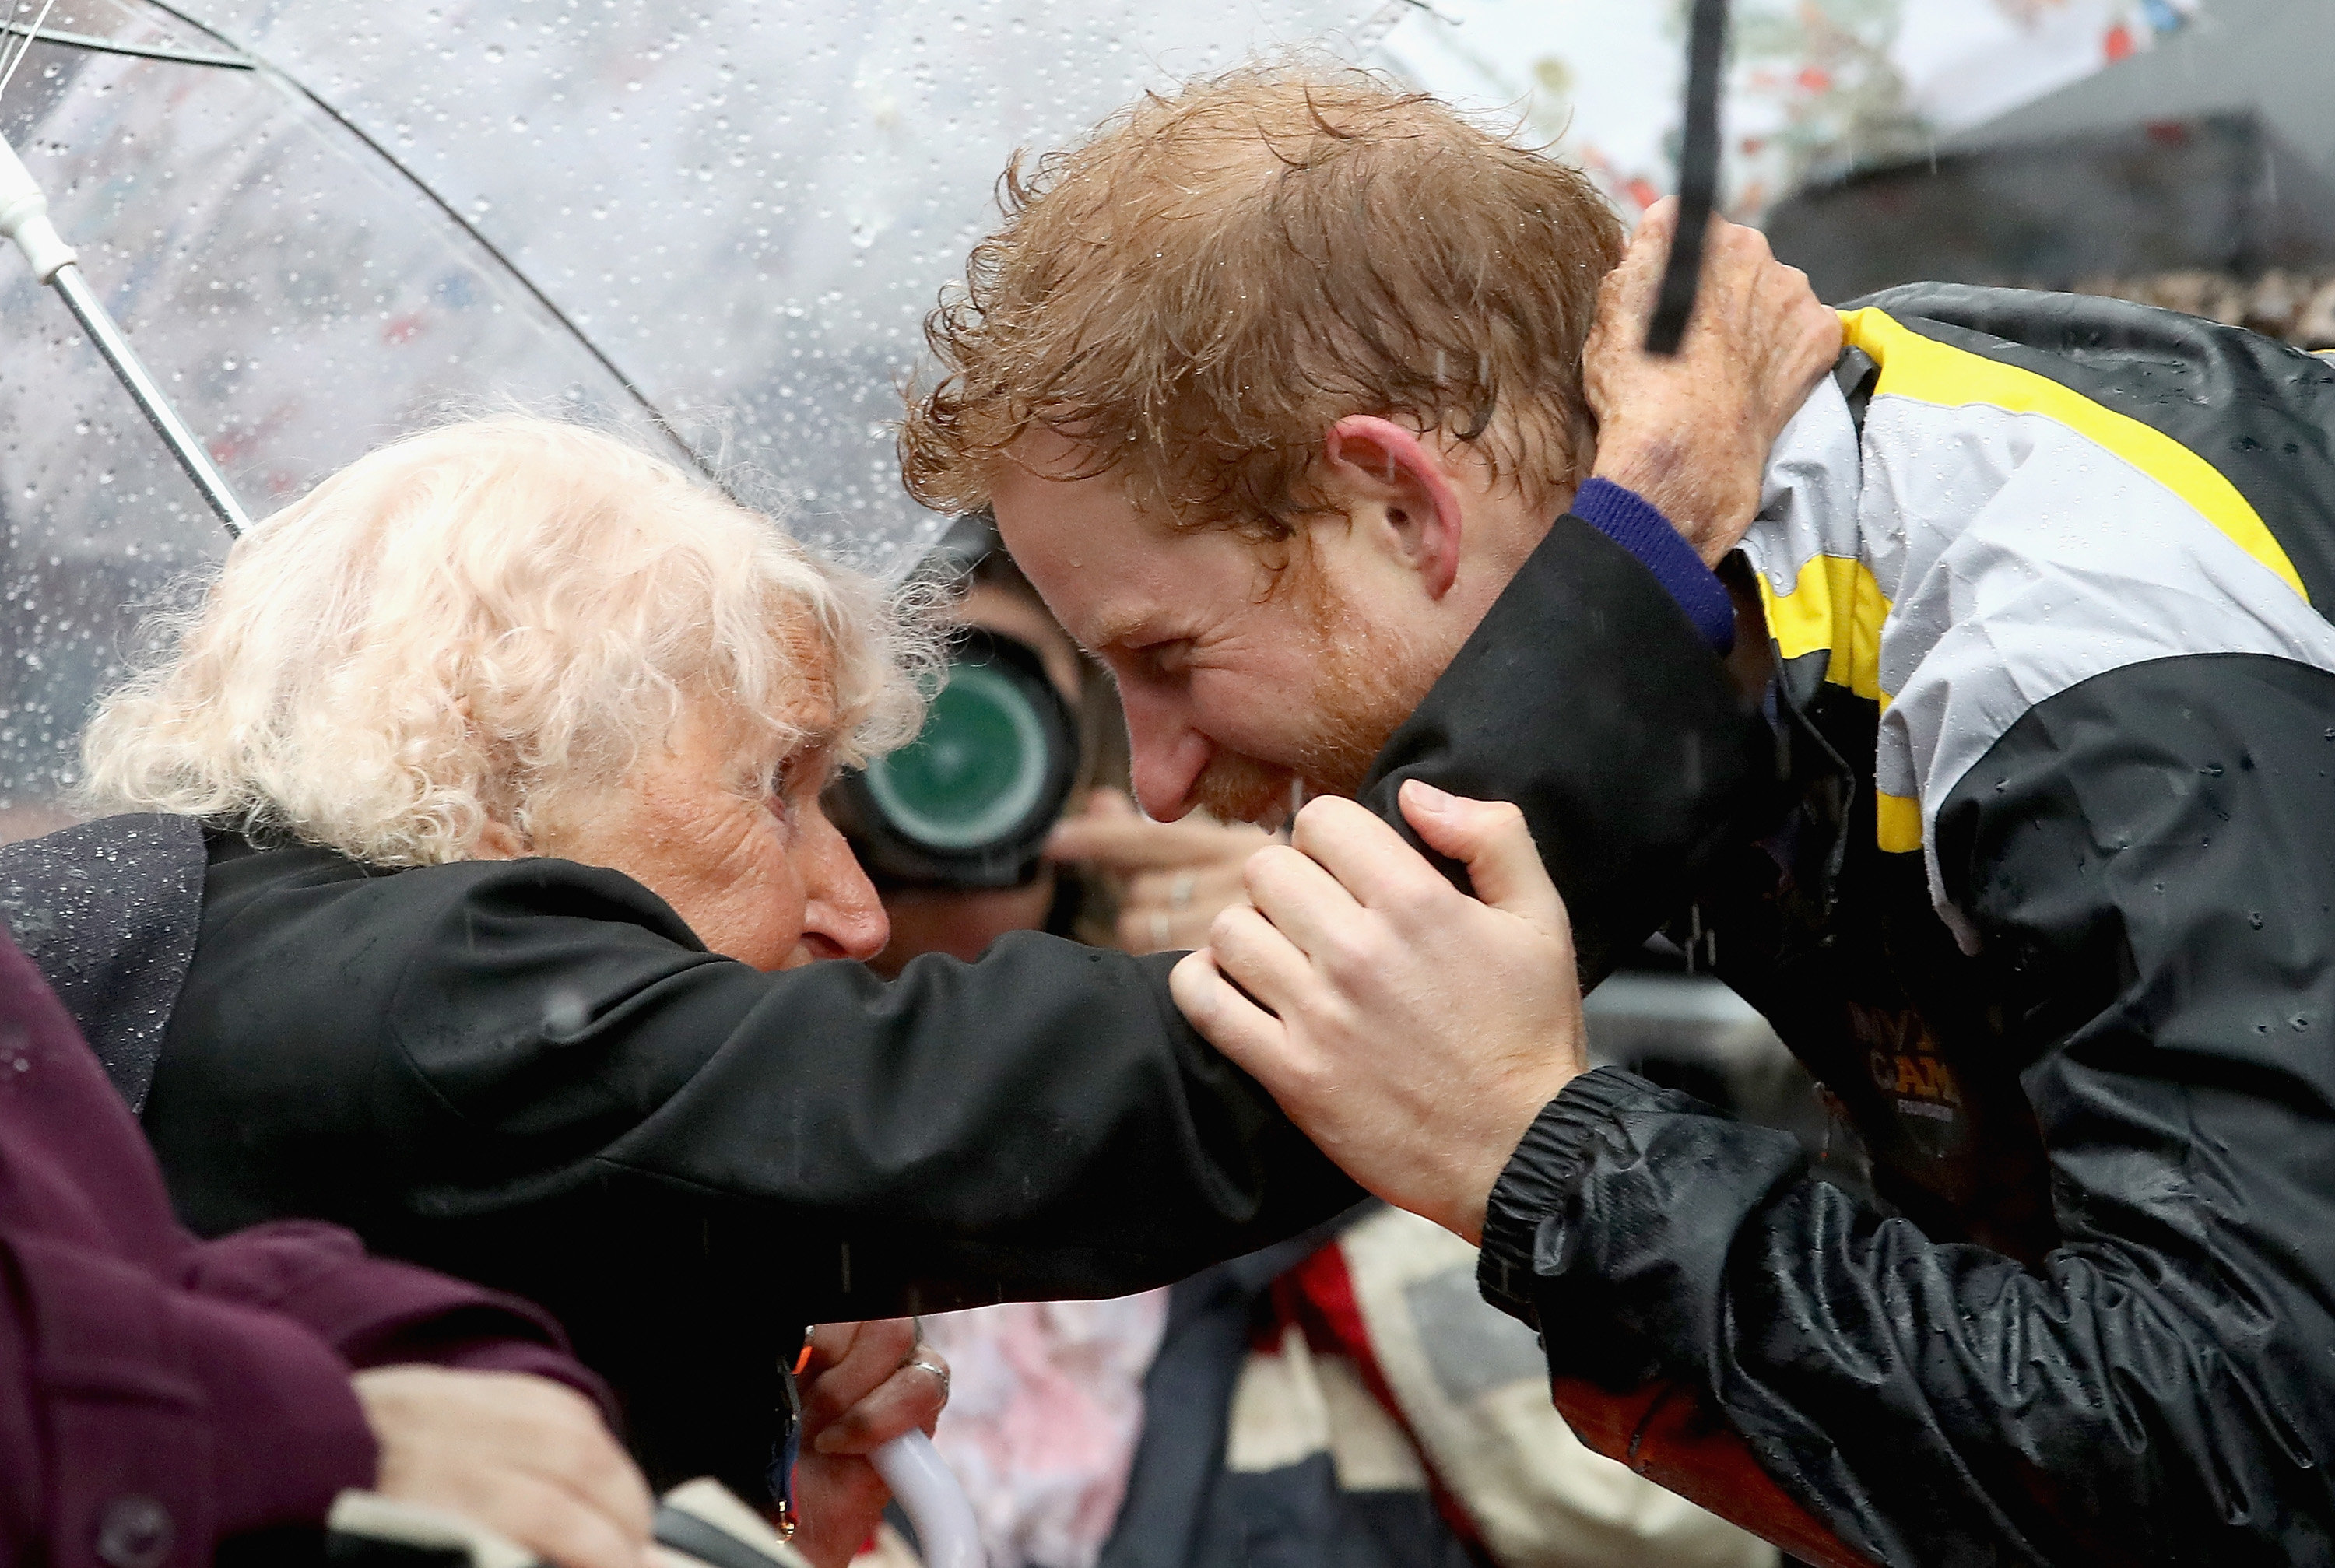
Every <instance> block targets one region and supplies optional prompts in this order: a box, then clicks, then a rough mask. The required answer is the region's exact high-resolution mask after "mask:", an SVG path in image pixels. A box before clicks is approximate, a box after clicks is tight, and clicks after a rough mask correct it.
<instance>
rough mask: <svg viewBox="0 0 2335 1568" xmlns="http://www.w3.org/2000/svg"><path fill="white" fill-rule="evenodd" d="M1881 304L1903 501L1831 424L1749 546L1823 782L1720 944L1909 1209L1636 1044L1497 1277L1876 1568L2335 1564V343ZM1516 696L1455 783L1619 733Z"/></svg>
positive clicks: (1584, 1084)
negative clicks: (1726, 1113)
mask: <svg viewBox="0 0 2335 1568" xmlns="http://www.w3.org/2000/svg"><path fill="white" fill-rule="evenodd" d="M1875 305H1876V306H1877V307H1878V308H1877V309H1875V310H1869V311H1866V312H1865V313H1861V314H1860V315H1855V316H1852V317H1851V318H1850V322H1851V341H1852V343H1853V344H1860V345H1861V346H1862V347H1863V348H1865V350H1867V351H1868V353H1866V355H1865V357H1864V358H1862V359H1856V358H1853V359H1852V361H1851V363H1850V365H1849V376H1848V378H1847V379H1848V380H1849V382H1850V383H1851V384H1850V391H1851V392H1852V393H1853V394H1855V396H1854V398H1853V399H1852V402H1851V403H1850V404H1848V405H1846V406H1843V405H1841V404H1840V402H1839V400H1837V399H1835V400H1833V403H1834V406H1835V408H1836V410H1837V420H1838V424H1839V428H1840V430H1841V431H1846V430H1847V427H1848V421H1849V411H1850V409H1851V408H1854V407H1855V402H1857V401H1860V400H1861V399H1862V398H1863V397H1865V396H1869V397H1870V398H1871V400H1872V401H1871V404H1870V408H1869V410H1867V411H1864V418H1863V424H1862V428H1861V435H1859V434H1857V433H1855V432H1853V431H1852V432H1849V434H1848V435H1847V446H1846V452H1847V458H1846V462H1847V464H1848V465H1850V466H1849V468H1848V469H1847V477H1848V479H1849V480H1850V485H1849V489H1847V490H1846V492H1844V493H1846V494H1847V495H1848V496H1849V497H1850V498H1851V499H1852V500H1854V499H1855V497H1856V496H1857V495H1859V494H1860V493H1861V494H1862V496H1863V497H1864V499H1865V505H1864V506H1863V507H1862V508H1859V507H1856V506H1853V505H1852V506H1850V507H1848V508H1846V511H1843V510H1842V509H1841V508H1839V507H1838V506H1836V505H1834V504H1833V503H1829V502H1824V501H1822V500H1821V499H1820V498H1819V499H1818V500H1817V501H1810V500H1809V498H1808V495H1807V487H1809V486H1813V487H1814V488H1815V489H1818V490H1821V489H1823V483H1822V482H1819V481H1824V472H1823V470H1824V469H1825V465H1826V462H1828V461H1830V460H1829V459H1826V458H1825V457H1824V456H1823V454H1822V452H1820V451H1817V450H1816V447H1815V446H1812V445H1810V444H1809V443H1808V442H1806V441H1804V442H1802V443H1800V444H1799V445H1797V446H1792V445H1791V443H1790V442H1789V441H1788V443H1787V445H1788V447H1789V448H1790V450H1787V451H1779V462H1778V469H1776V470H1771V490H1770V496H1769V506H1768V511H1767V513H1766V514H1765V516H1766V517H1767V518H1768V520H1767V521H1765V522H1763V523H1762V524H1761V525H1759V528H1757V529H1755V533H1754V537H1753V539H1752V540H1751V541H1749V548H1750V550H1751V554H1752V564H1753V565H1754V566H1755V567H1757V568H1758V570H1759V573H1760V575H1761V578H1762V581H1761V584H1760V593H1761V595H1762V597H1763V599H1764V600H1765V601H1766V604H1767V608H1768V622H1769V625H1770V628H1771V630H1772V631H1773V632H1774V633H1775V636H1776V642H1777V651H1778V654H1779V657H1780V660H1781V667H1780V673H1779V676H1778V681H1777V684H1776V691H1775V699H1776V702H1777V705H1778V706H1777V713H1778V731H1779V756H1780V759H1781V761H1782V765H1783V767H1784V769H1785V770H1786V771H1787V772H1788V776H1789V778H1790V779H1791V785H1792V788H1791V790H1790V801H1791V805H1790V809H1789V810H1788V813H1787V814H1786V815H1785V816H1784V817H1783V818H1782V819H1780V820H1771V821H1770V822H1769V824H1768V828H1767V830H1766V831H1764V832H1763V833H1761V834H1759V835H1758V836H1756V839H1755V838H1754V837H1746V838H1745V839H1744V840H1742V841H1740V842H1739V844H1738V845H1737V846H1736V847H1734V848H1733V849H1732V850H1731V851H1729V853H1728V854H1727V855H1726V856H1725V857H1723V869H1722V870H1721V872H1720V874H1719V875H1718V876H1717V877H1716V878H1715V880H1714V881H1713V883H1712V884H1711V886H1710V890H1709V893H1708V895H1707V896H1706V897H1705V898H1704V899H1703V901H1702V903H1701V905H1700V915H1699V920H1698V923H1697V925H1698V929H1699V930H1700V933H1702V934H1703V937H1704V941H1703V943H1702V944H1701V945H1702V946H1703V949H1704V956H1706V957H1708V958H1710V959H1713V960H1715V963H1716V966H1717V968H1718V970H1719V973H1720V974H1721V975H1722V976H1724V977H1725V978H1727V979H1729V981H1730V982H1732V983H1734V984H1735V985H1736V986H1737V988H1738V989H1739V990H1740V991H1741V992H1743V993H1744V994H1745V995H1746V996H1747V997H1749V999H1750V1000H1752V1001H1753V1002H1755V1003H1756V1004H1758V1005H1759V1007H1760V1008H1761V1009H1762V1011H1765V1012H1766V1013H1767V1014H1768V1017H1769V1018H1770V1019H1771V1020H1772V1021H1774V1022H1775V1023H1776V1024H1777V1025H1778V1029H1779V1030H1780V1031H1782V1032H1783V1034H1784V1036H1785V1038H1786V1040H1787V1041H1788V1043H1790V1044H1791V1045H1792V1047H1793V1049H1794V1050H1796V1051H1797V1052H1798V1053H1799V1054H1800V1055H1801V1057H1802V1058H1803V1060H1805V1061H1806V1062H1807V1064H1808V1065H1809V1066H1810V1068H1811V1069H1812V1070H1814V1071H1815V1072H1816V1073H1817V1075H1818V1076H1819V1077H1820V1078H1822V1079H1824V1080H1825V1081H1826V1084H1827V1085H1828V1086H1829V1088H1830V1089H1832V1091H1833V1093H1834V1095H1835V1096H1836V1099H1837V1100H1838V1102H1839V1103H1840V1104H1841V1105H1842V1106H1843V1107H1844V1108H1845V1109H1846V1113H1847V1116H1848V1118H1850V1119H1851V1121H1852V1122H1853V1123H1854V1125H1855V1128H1856V1130H1857V1131H1858V1132H1860V1133H1861V1134H1862V1135H1863V1137H1864V1141H1865V1146H1866V1147H1867V1149H1868V1150H1869V1152H1870V1156H1871V1159H1872V1166H1873V1177H1874V1182H1875V1186H1876V1188H1877V1189H1878V1190H1879V1192H1880V1193H1881V1194H1882V1197H1883V1201H1882V1202H1881V1203H1879V1204H1877V1205H1876V1204H1872V1203H1866V1202H1860V1201H1859V1200H1857V1199H1856V1198H1855V1197H1853V1196H1851V1195H1849V1194H1848V1193H1847V1192H1845V1191H1844V1190H1843V1189H1842V1188H1841V1187H1839V1186H1834V1185H1830V1184H1827V1183H1826V1182H1823V1181H1820V1180H1817V1179H1812V1177H1811V1175H1810V1172H1809V1169H1808V1166H1807V1160H1806V1158H1805V1157H1803V1155H1802V1153H1801V1150H1800V1148H1799V1147H1798V1146H1797V1144H1796V1143H1795V1142H1794V1140H1793V1139H1791V1138H1789V1137H1785V1136H1783V1135H1781V1134H1778V1133H1772V1132H1768V1131H1765V1130H1762V1129H1760V1128H1752V1127H1747V1126H1743V1125H1740V1124H1739V1123H1736V1122H1733V1121H1730V1120H1729V1119H1727V1118H1722V1117H1720V1116H1719V1115H1718V1114H1716V1113H1715V1112H1713V1111H1711V1110H1710V1108H1708V1107H1704V1106H1701V1105H1700V1104H1698V1103H1696V1102H1695V1101H1693V1100H1691V1099H1688V1098H1686V1097H1684V1096H1681V1095H1678V1094H1675V1093H1671V1092H1667V1091H1664V1090H1662V1089H1656V1088H1654V1087H1652V1086H1651V1085H1649V1084H1646V1083H1644V1082H1642V1081H1641V1080H1638V1079H1633V1078H1632V1077H1630V1076H1629V1075H1627V1074H1625V1073H1622V1072H1619V1071H1615V1070H1599V1071H1595V1072H1592V1073H1590V1074H1588V1075H1587V1076H1585V1077H1584V1078H1582V1079H1577V1080H1576V1081H1575V1082H1574V1084H1573V1085H1572V1086H1571V1087H1569V1088H1568V1089H1566V1090H1565V1093H1564V1094H1562V1095H1561V1096H1559V1097H1558V1099H1556V1100H1555V1101H1554V1102H1553V1103H1552V1104H1551V1105H1550V1106H1549V1107H1548V1108H1547V1109H1546V1110H1545V1112H1544V1113H1543V1115H1542V1116H1541V1118H1539V1120H1538V1122H1537V1123H1536V1126H1535V1127H1534V1128H1533V1129H1532V1131H1531V1133H1530V1134H1529V1135H1528V1136H1527V1137H1526V1140H1525V1143H1524V1145H1523V1147H1521V1148H1520V1149H1519V1150H1518V1152H1517V1155H1516V1158H1515V1160H1514V1162H1513V1163H1512V1164H1511V1165H1510V1166H1509V1167H1508V1170H1507V1173H1506V1174H1505V1175H1504V1176H1503V1177H1502V1179H1501V1182H1500V1184H1499V1186H1498V1187H1497V1189H1496V1191H1495V1193H1494V1195H1493V1202H1492V1205H1491V1213H1490V1215H1489V1217H1488V1221H1487V1230H1486V1236H1485V1247H1484V1252H1483V1259H1482V1271H1483V1272H1482V1280H1483V1283H1484V1286H1485V1289H1486V1292H1487V1295H1488V1296H1489V1297H1490V1298H1491V1299H1492V1300H1493V1301H1495V1302H1497V1303H1499V1304H1503V1305H1506V1306H1507V1307H1508V1308H1509V1309H1510V1310H1511V1311H1513V1312H1516V1313H1517V1314H1518V1315H1520V1316H1523V1317H1525V1318H1526V1319H1527V1321H1535V1322H1536V1323H1537V1324H1538V1325H1539V1326H1540V1327H1541V1328H1542V1329H1543V1330H1544V1331H1545V1337H1546V1344H1547V1350H1548V1356H1549V1363H1550V1368H1551V1370H1552V1372H1553V1374H1555V1376H1557V1377H1560V1378H1568V1379H1592V1380H1594V1381H1597V1382H1599V1383H1602V1384H1603V1385H1605V1386H1606V1387H1609V1388H1612V1389H1623V1388H1627V1387H1629V1386H1630V1385H1632V1384H1633V1383H1635V1382H1639V1381H1641V1380H1645V1379H1655V1380H1665V1379H1666V1380H1671V1381H1673V1382H1675V1383H1678V1384H1681V1385H1683V1386H1685V1387H1686V1388H1689V1389H1692V1390H1694V1391H1695V1392H1696V1393H1697V1395H1698V1396H1699V1397H1700V1399H1701V1401H1702V1402H1703V1404H1704V1406H1705V1408H1706V1409H1708V1410H1709V1411H1710V1412H1712V1413H1715V1414H1716V1415H1718V1416H1719V1417H1720V1418H1722V1419H1723V1420H1724V1422H1725V1423H1726V1424H1727V1425H1728V1426H1729V1427H1730V1428H1732V1429H1733V1430H1734V1431H1735V1432H1736V1433H1738V1434H1739V1435H1740V1437H1741V1438H1742V1439H1743V1440H1744V1441H1745V1442H1746V1443H1748V1445H1749V1448H1750V1450H1751V1452H1752V1454H1753V1455H1754V1456H1756V1457H1757V1458H1758V1460H1759V1464H1760V1465H1761V1466H1763V1467H1764V1468H1765V1469H1766V1470H1767V1472H1768V1474H1769V1475H1770V1476H1773V1477H1774V1478H1775V1479H1776V1480H1777V1481H1778V1482H1780V1483H1781V1484H1782V1486H1784V1487H1785V1489H1786V1490H1787V1491H1788V1493H1789V1494H1790V1495H1792V1496H1794V1497H1796V1498H1797V1500H1798V1501H1799V1502H1800V1503H1801V1504H1803V1505H1806V1507H1807V1509H1809V1510H1810V1511H1812V1512H1813V1513H1814V1514H1815V1515H1817V1517H1818V1518H1819V1519H1821V1520H1822V1521H1823V1522H1824V1523H1825V1524H1826V1525H1828V1526H1829V1527H1830V1528H1831V1529H1832V1530H1833V1531H1834V1532H1836V1534H1837V1535H1838V1536H1839V1537H1840V1539H1841V1540H1843V1541H1845V1542H1846V1543H1847V1544H1849V1545H1850V1546H1851V1547H1853V1548H1855V1550H1856V1551H1857V1552H1859V1553H1863V1554H1865V1555H1866V1556H1868V1557H1870V1558H1872V1559H1874V1560H1875V1561H1877V1562H1885V1563H1904V1564H1911V1563H1942V1564H1957V1565H1959V1564H1981V1563H1989V1564H1991V1563H2054V1564H2067V1565H2071V1568H2072V1565H2076V1564H2091V1563H2198V1564H2205V1563H2214V1564H2222V1563H2330V1562H2335V636H2330V631H2329V628H2328V626H2327V625H2326V622H2325V615H2326V612H2327V610H2328V608H2329V606H2330V605H2335V569H2330V561H2335V455H2330V454H2335V367H2330V365H2329V364H2328V363H2326V362H2324V361H2320V360H2317V359H2314V358H2312V357H2311V356H2308V355H2303V354H2300V353H2293V352H2291V351H2288V350H2284V349H2282V348H2280V347H2278V346H2276V345H2274V344H2269V343H2267V342H2266V341H2264V340H2262V339H2259V338H2254V337H2252V336H2251V335H2250V334H2243V333H2239V332H2236V331H2234V330H2233V329H2223V328H2218V327H2215V326H2214V325H2213V324H2210V323H2201V322H2197V321H2194V320H2192V319H2190V318H2186V317H2180V316H2175V315H2170V314H2169V313H2165V312H2157V311H2147V310H2144V309H2142V308H2140V307H2136V306H2127V305H2116V304H2112V303H2109V302H2099V301H2093V302H2077V301H2073V300H2070V299H2068V298H2065V297H2064V296H2037V295H2014V294H2006V293H1999V292H1992V291H1983V290H1970V289H1950V288H1943V287H1934V286H1924V287H1919V288H1914V289H1908V290H1902V291H1896V292H1895V293H1893V294H1892V295H1883V296H1880V297H1879V299H1878V300H1877V301H1876V302H1875ZM1818 401H1819V402H1823V401H1825V400H1824V399H1822V398H1820V399H1819V400H1818ZM1808 433H1809V432H1808V431H1803V432H1802V434H1803V435H1807V434H1808ZM1820 444H1821V443H1817V445H1820ZM1795 465H1797V467H1795ZM1860 470H1861V485H1862V488H1861V490H1860V489H1859V488H1858V484H1857V480H1858V479H1859V475H1860ZM1779 472H1781V473H1782V474H1783V476H1784V477H1783V479H1781V480H1779V479H1778V478H1777V475H1778V473H1779ZM1794 476H1797V477H1794ZM1838 477H1839V476H1838V475H1836V476H1835V478H1838ZM1825 482H1829V481H1825ZM1795 485H1799V486H1802V487H1803V489H1802V490H1800V491H1797V492H1796V491H1795V490H1794V489H1793V487H1794V486H1795ZM1876 497H1877V498H1878V504H1877V505H1876V504H1875V500H1876ZM1804 595H1805V596H1804ZM1505 698H1506V688H1504V687H1502V686H1500V685H1496V684H1484V685H1480V686H1478V687H1476V688H1474V689H1468V688H1465V687H1462V686H1460V685H1458V684H1457V683H1451V684H1447V685H1446V686H1445V687H1442V688H1439V690H1438V692H1437V693H1436V694H1435V696H1434V697H1433V698H1432V699H1430V701H1429V704H1428V706H1427V708H1426V709H1424V710H1422V711H1421V713H1420V715H1419V720H1418V721H1417V722H1418V724H1419V726H1420V728H1421V730H1422V731H1426V732H1429V735H1430V739H1429V740H1428V741H1427V742H1425V743H1423V744H1421V745H1420V746H1419V758H1418V760H1417V762H1416V764H1415V769H1416V770H1418V771H1420V772H1422V773H1424V774H1426V775H1427V776H1428V777H1430V778H1438V779H1439V774H1440V773H1441V772H1442V771H1443V770H1445V769H1450V770H1453V771H1456V772H1458V773H1459V774H1460V775H1462V776H1466V775H1468V774H1469V773H1471V772H1472V774H1473V776H1474V777H1476V778H1477V779H1488V782H1489V783H1490V784H1492V785H1493V786H1494V787H1495V788H1497V787H1499V786H1502V785H1504V784H1507V783H1510V782H1528V781H1529V780H1528V775H1529V774H1530V772H1531V766H1530V763H1529V761H1527V760H1518V759H1528V758H1530V757H1531V756H1533V755H1535V754H1536V752H1537V753H1542V754H1545V753H1555V752H1562V751H1565V750H1568V749H1569V744H1570V741H1569V737H1567V736H1565V735H1564V734H1562V733H1561V732H1553V731H1539V732H1529V733H1520V734H1516V735H1513V736H1511V737H1509V738H1508V739H1507V743H1506V745H1504V746H1503V747H1501V748H1498V749H1497V750H1492V749H1486V748H1481V747H1472V746H1470V745H1469V744H1468V743H1467V742H1466V741H1465V740H1453V739H1452V738H1451V735H1452V721H1451V719H1450V717H1449V715H1450V713H1451V712H1455V711H1466V710H1468V709H1469V708H1471V707H1479V706H1480V707H1487V708H1488V707H1494V706H1497V705H1498V704H1500V703H1502V702H1504V701H1505ZM1439 710H1441V711H1439ZM1439 726H1440V727H1441V730H1440V731H1438V727H1439ZM1438 734H1439V736H1440V738H1436V737H1437V735H1438ZM1439 781H1440V780H1439ZM1615 783H1616V787H1617V788H1621V787H1624V781H1622V780H1616V781H1615Z"/></svg>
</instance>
